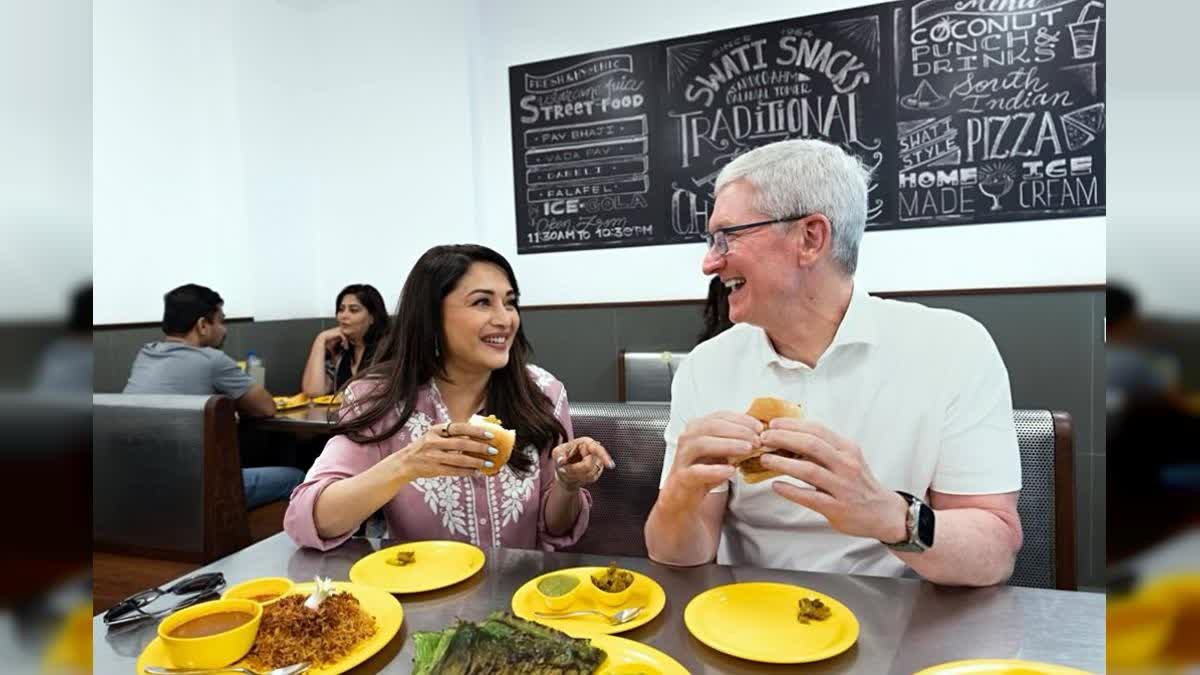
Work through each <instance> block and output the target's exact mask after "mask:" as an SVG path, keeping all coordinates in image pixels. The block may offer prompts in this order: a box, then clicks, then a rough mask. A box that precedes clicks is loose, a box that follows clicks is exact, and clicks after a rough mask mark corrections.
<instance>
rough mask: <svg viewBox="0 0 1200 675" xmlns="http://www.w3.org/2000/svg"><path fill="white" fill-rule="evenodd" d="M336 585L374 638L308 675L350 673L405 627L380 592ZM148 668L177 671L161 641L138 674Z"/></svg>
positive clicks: (301, 588)
mask: <svg viewBox="0 0 1200 675" xmlns="http://www.w3.org/2000/svg"><path fill="white" fill-rule="evenodd" d="M333 585H334V586H335V587H337V589H338V590H339V591H346V592H347V593H350V594H351V595H353V596H354V597H355V598H358V602H359V604H360V605H361V606H362V608H363V611H365V612H366V613H368V614H370V615H371V616H373V617H375V635H373V636H371V637H370V638H368V639H367V640H366V641H365V642H363V643H362V644H360V645H358V646H357V647H355V648H354V649H353V650H352V651H351V652H350V653H349V654H346V655H345V656H343V657H342V658H340V659H338V660H337V661H335V662H334V663H331V664H329V665H327V666H324V667H321V668H310V669H309V670H307V671H305V673H307V674H308V675H336V674H337V673H344V672H346V671H347V670H350V669H351V668H353V667H354V666H357V665H358V664H360V663H362V662H363V661H366V660H367V659H369V658H371V657H372V656H374V655H375V654H376V653H377V652H378V651H379V650H381V649H383V648H384V647H385V646H386V645H387V643H389V642H391V641H392V638H394V637H396V633H397V632H399V630H400V624H402V623H404V608H403V607H401V606H400V602H399V601H398V600H396V598H395V597H394V596H392V595H389V594H387V593H385V592H384V591H381V590H379V589H378V588H369V587H367V586H360V585H357V584H349V583H346V582H344V581H337V582H334V584H333ZM314 590H316V584H313V583H307V584H296V585H295V586H293V587H292V592H291V593H289V594H288V595H297V594H303V595H309V594H311V593H312V592H313V591H314ZM267 611H269V609H268V610H267ZM241 665H244V664H234V666H235V667H240V666H241ZM146 666H161V667H164V668H175V667H177V665H176V664H175V663H173V662H172V661H171V657H170V656H168V655H167V650H166V649H164V648H163V644H162V640H160V639H159V638H154V640H153V641H152V642H151V643H150V644H148V645H146V649H145V650H143V651H142V655H141V656H140V657H139V658H138V661H137V672H138V673H144V672H146Z"/></svg>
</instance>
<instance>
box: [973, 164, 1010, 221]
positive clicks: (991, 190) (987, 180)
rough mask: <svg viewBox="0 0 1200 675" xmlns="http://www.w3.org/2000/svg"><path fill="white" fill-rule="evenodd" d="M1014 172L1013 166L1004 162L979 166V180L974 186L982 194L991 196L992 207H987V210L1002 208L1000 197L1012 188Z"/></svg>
mask: <svg viewBox="0 0 1200 675" xmlns="http://www.w3.org/2000/svg"><path fill="white" fill-rule="evenodd" d="M1014 173H1016V171H1015V169H1014V167H1012V166H1010V165H1008V164H1006V163H1004V162H997V163H995V164H989V165H985V166H982V167H980V168H979V182H978V183H977V184H976V187H978V188H979V191H980V192H982V193H983V194H984V195H986V196H988V197H991V198H992V207H991V208H990V209H988V210H989V211H999V210H1000V209H1001V208H1003V207H1001V206H1000V198H1001V197H1003V196H1004V195H1006V194H1008V193H1009V191H1010V190H1012V189H1013V184H1014V183H1016V177H1015V176H1014V175H1013V174H1014Z"/></svg>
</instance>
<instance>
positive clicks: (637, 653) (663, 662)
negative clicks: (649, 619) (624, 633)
mask: <svg viewBox="0 0 1200 675" xmlns="http://www.w3.org/2000/svg"><path fill="white" fill-rule="evenodd" d="M574 637H584V638H587V639H589V640H591V641H592V644H593V645H595V646H596V647H599V648H600V649H603V650H604V651H605V653H607V654H608V658H606V659H604V663H601V664H600V668H599V670H597V671H596V675H633V674H634V673H644V674H645V675H688V671H687V668H684V667H683V666H682V665H680V664H679V662H678V661H676V660H675V659H673V658H671V657H670V656H667V655H666V654H664V653H662V652H660V651H658V650H657V649H655V648H653V647H650V646H647V645H644V644H642V643H640V642H634V641H633V640H626V639H625V638H619V637H616V636H615V635H586V634H584V635H580V634H576V635H575V636H574Z"/></svg>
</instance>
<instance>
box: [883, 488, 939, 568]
mask: <svg viewBox="0 0 1200 675" xmlns="http://www.w3.org/2000/svg"><path fill="white" fill-rule="evenodd" d="M896 493H897V494H899V495H900V496H901V497H904V501H905V502H907V503H908V514H907V516H906V517H905V519H904V524H905V526H906V527H907V528H908V538H907V539H905V540H903V541H900V542H897V543H894V544H891V543H888V542H886V541H885V542H883V544H884V545H886V546H887V547H888V548H891V549H894V550H897V551H906V552H911V553H920V552H922V551H927V550H929V549H930V548H933V526H934V516H933V509H931V508H929V507H928V506H926V505H925V502H923V501H921V500H920V499H917V498H916V497H914V496H912V495H910V494H908V493H907V492H901V491H900V490H896Z"/></svg>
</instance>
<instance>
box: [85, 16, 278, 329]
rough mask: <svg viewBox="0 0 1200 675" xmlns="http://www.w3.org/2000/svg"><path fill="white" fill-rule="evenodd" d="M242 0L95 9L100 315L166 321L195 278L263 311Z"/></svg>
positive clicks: (100, 318)
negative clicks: (248, 162) (250, 189)
mask: <svg viewBox="0 0 1200 675" xmlns="http://www.w3.org/2000/svg"><path fill="white" fill-rule="evenodd" d="M233 2H234V0H180V1H178V2H153V1H149V0H97V2H96V3H95V6H94V7H93V96H94V98H93V134H94V145H93V153H94V154H93V161H94V179H93V214H94V218H95V245H94V256H95V259H94V263H93V269H94V274H95V307H94V310H93V311H94V321H95V322H96V323H118V322H134V321H155V320H158V319H161V317H162V295H163V293H164V292H165V291H167V290H169V289H171V288H173V287H175V286H177V285H179V284H182V283H187V282H196V283H200V284H204V285H206V286H212V287H213V288H214V289H216V290H217V292H219V293H220V294H221V295H222V297H224V298H225V312H226V314H227V315H229V316H247V315H250V314H252V313H253V298H252V297H251V293H250V291H251V289H252V288H253V284H254V281H253V275H252V271H251V268H250V259H251V258H250V255H249V250H248V247H249V244H250V242H249V238H248V236H247V233H248V229H247V221H246V205H245V198H244V194H245V193H244V189H245V182H244V179H243V169H242V147H241V129H240V125H239V120H238V118H239V109H238V101H237V97H236V90H235V89H234V88H233V87H232V86H230V85H231V83H232V82H233V81H234V77H235V72H236V71H235V65H234V59H233V50H232V45H231V35H232V34H233V10H232V8H233Z"/></svg>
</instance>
